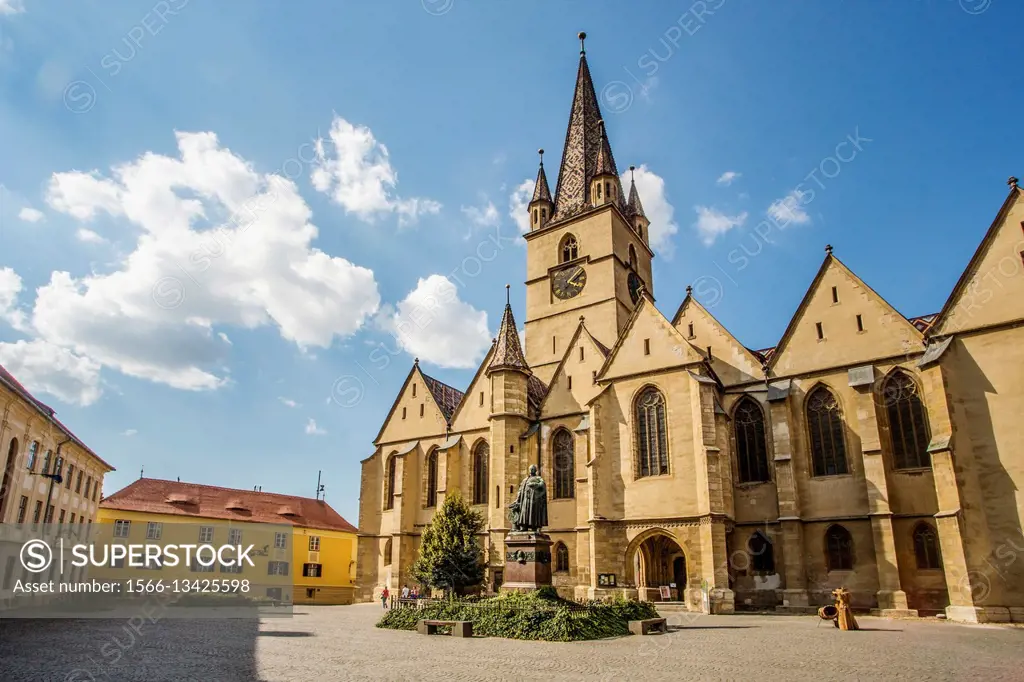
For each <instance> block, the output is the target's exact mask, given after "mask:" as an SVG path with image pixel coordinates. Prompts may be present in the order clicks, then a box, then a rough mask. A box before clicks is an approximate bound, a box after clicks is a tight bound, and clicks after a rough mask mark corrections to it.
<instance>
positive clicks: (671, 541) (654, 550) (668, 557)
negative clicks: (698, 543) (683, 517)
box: [626, 531, 686, 601]
mask: <svg viewBox="0 0 1024 682" xmlns="http://www.w3.org/2000/svg"><path fill="white" fill-rule="evenodd" d="M629 551H630V552H631V553H632V554H633V556H632V560H631V561H627V564H626V565H627V566H631V567H632V568H633V578H634V581H635V582H634V584H635V585H636V587H637V590H638V592H639V597H640V598H641V599H647V600H649V601H683V600H684V599H685V595H686V554H685V553H684V552H683V548H682V547H680V546H679V543H678V542H676V540H675V538H673V537H672V536H670V535H669V534H668V533H667V532H664V531H654V532H650V533H649V534H645V536H640V537H638V538H637V539H636V540H634V541H633V542H632V543H631V544H630V550H629ZM666 589H667V590H668V596H667V597H666V596H664V594H665V590H666Z"/></svg>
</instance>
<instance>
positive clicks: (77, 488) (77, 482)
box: [75, 470, 82, 495]
mask: <svg viewBox="0 0 1024 682" xmlns="http://www.w3.org/2000/svg"><path fill="white" fill-rule="evenodd" d="M81 492H82V471H81V470H79V472H78V478H77V479H76V480H75V494H76V495H77V494H79V493H81Z"/></svg>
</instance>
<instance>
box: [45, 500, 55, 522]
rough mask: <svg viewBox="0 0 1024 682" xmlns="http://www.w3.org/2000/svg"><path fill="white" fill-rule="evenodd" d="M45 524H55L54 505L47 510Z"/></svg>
mask: <svg viewBox="0 0 1024 682" xmlns="http://www.w3.org/2000/svg"><path fill="white" fill-rule="evenodd" d="M43 523H53V505H52V504H51V505H49V506H48V507H47V508H46V516H45V517H43Z"/></svg>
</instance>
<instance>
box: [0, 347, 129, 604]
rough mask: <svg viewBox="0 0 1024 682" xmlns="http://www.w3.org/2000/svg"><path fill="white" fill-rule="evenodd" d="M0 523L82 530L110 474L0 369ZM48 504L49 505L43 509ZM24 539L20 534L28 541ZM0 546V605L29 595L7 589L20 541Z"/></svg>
mask: <svg viewBox="0 0 1024 682" xmlns="http://www.w3.org/2000/svg"><path fill="white" fill-rule="evenodd" d="M0 414H2V416H0V466H2V468H0V472H2V480H0V523H7V524H33V523H46V522H52V523H60V524H63V525H64V526H65V527H66V529H68V530H70V529H75V530H77V531H79V532H82V531H87V530H88V529H89V527H90V526H91V524H92V523H93V521H95V520H96V509H97V507H98V505H99V500H100V498H101V496H102V490H103V477H104V476H105V475H106V474H107V473H109V472H111V471H113V470H114V467H112V466H110V465H109V464H107V463H106V462H105V461H103V459H102V458H101V457H100V456H99V455H97V454H96V453H95V452H93V451H92V450H91V449H90V448H89V447H88V446H87V445H86V444H85V443H83V442H82V441H81V440H80V439H79V438H78V437H77V436H75V434H73V433H72V432H71V430H70V429H68V427H66V426H65V425H64V424H62V423H61V422H60V420H59V419H57V415H56V413H55V412H54V411H53V408H51V407H49V406H48V405H46V404H45V403H43V402H42V401H40V400H37V399H36V398H35V397H34V396H33V395H32V394H31V393H29V392H28V390H27V389H26V388H25V387H24V386H22V385H21V384H20V383H19V382H18V380H17V379H15V378H14V377H13V376H12V375H11V374H10V372H8V371H7V370H6V369H5V368H4V367H3V366H2V365H0ZM47 500H49V506H47ZM27 537H28V535H25V539H27ZM7 539H8V540H10V541H11V542H10V543H0V544H2V545H3V546H0V604H2V605H6V606H17V605H18V604H21V603H23V602H25V601H26V600H29V599H35V598H36V597H37V596H38V595H37V596H36V597H33V596H25V595H18V594H15V593H14V592H13V591H12V587H13V586H14V584H15V583H16V581H17V580H18V579H20V578H24V579H30V578H32V577H33V576H32V575H31V574H29V573H27V572H26V573H22V571H21V564H20V562H19V560H18V550H20V542H15V540H17V539H18V538H15V537H13V536H12V535H8V536H7Z"/></svg>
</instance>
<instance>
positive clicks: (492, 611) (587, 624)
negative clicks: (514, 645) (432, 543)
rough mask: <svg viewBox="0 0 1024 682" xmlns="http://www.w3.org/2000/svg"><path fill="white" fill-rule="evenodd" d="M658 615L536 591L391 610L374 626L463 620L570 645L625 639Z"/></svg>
mask: <svg viewBox="0 0 1024 682" xmlns="http://www.w3.org/2000/svg"><path fill="white" fill-rule="evenodd" d="M657 617H658V612H657V611H656V610H655V608H654V606H653V605H652V604H650V603H647V602H638V601H628V600H618V601H614V602H611V603H603V602H591V603H588V604H585V605H582V606H581V605H580V604H576V603H574V602H569V601H565V600H563V599H558V598H557V597H556V598H552V597H551V596H549V594H541V593H540V591H538V592H533V593H530V594H520V593H515V592H509V593H505V594H501V595H499V596H497V597H492V598H490V599H481V600H475V601H474V600H468V599H446V600H444V601H439V602H433V603H430V604H427V605H426V606H424V607H423V608H422V609H412V608H405V609H392V610H390V611H388V612H387V613H386V614H384V617H383V618H381V619H380V621H379V622H378V623H377V627H379V628H390V629H393V630H415V629H416V623H417V622H418V621H420V620H421V619H426V620H468V621H472V623H473V632H474V634H479V635H485V636H488V637H505V638H508V639H530V640H544V641H549V642H574V641H580V640H587V639H602V638H605V637H618V636H621V635H628V634H629V621H631V620H642V619H644V618H657Z"/></svg>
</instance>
